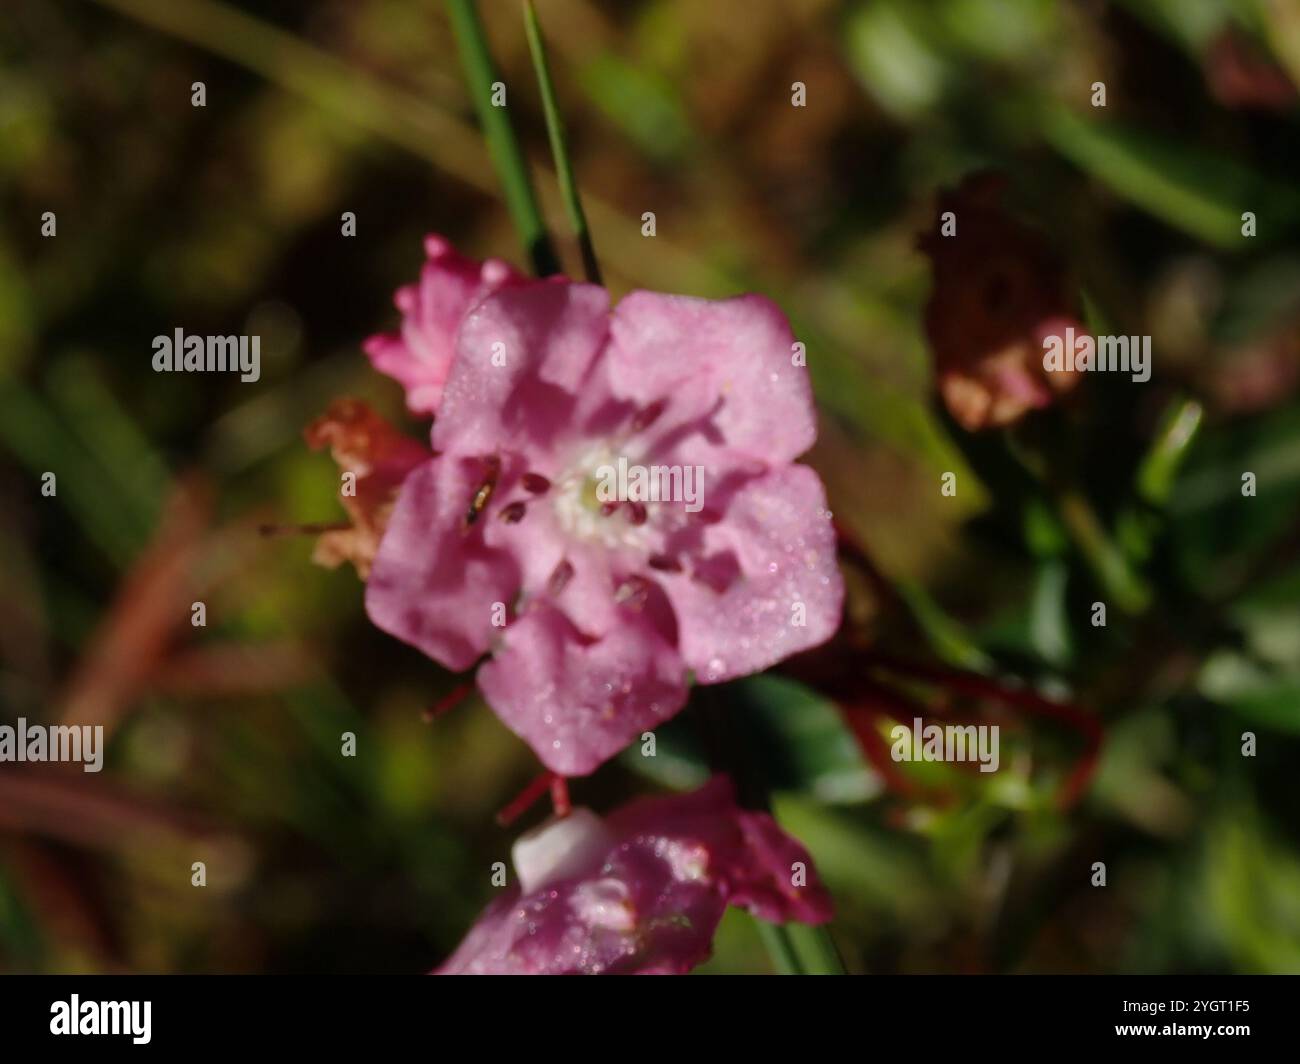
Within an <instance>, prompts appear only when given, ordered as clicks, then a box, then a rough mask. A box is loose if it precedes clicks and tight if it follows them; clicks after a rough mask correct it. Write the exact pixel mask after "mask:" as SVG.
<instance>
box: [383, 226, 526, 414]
mask: <svg viewBox="0 0 1300 1064" xmlns="http://www.w3.org/2000/svg"><path fill="white" fill-rule="evenodd" d="M424 253H425V255H426V257H427V261H426V262H425V264H424V268H423V269H422V270H421V271H420V281H419V283H418V284H408V285H405V286H403V287H402V288H399V289H398V290H397V294H396V295H395V296H394V297H393V302H394V303H395V304H396V305H397V309H398V310H400V311H401V312H402V325H401V328H400V330H399V331H398V332H395V333H381V334H379V335H377V336H372V337H370V339H368V340H367V341H366V342H365V344H364V345H363V347H364V350H365V352H366V354H367V355H368V356H369V358H370V363H371V365H373V366H374V367H375V369H377V370H379V372H380V373H383V374H386V375H387V376H389V377H392V378H394V379H395V380H397V381H398V382H399V383H400V384H401V385H402V387H403V388H404V389H405V390H406V405H407V407H408V408H409V409H410V410H411V412H412V413H413V414H432V413H435V412H436V411H437V409H438V403H439V402H440V401H441V400H442V388H443V385H444V384H445V383H446V381H447V374H448V373H449V372H450V371H451V359H452V353H453V350H454V345H455V341H456V330H457V329H458V328H460V323H461V320H462V319H463V318H464V316H465V314H466V312H467V311H468V310H470V308H472V307H473V306H474V304H476V303H477V302H478V301H479V300H480V299H482V298H483V297H484V296H486V295H487V294H488V293H490V292H494V291H496V290H497V289H498V288H501V287H503V286H504V285H508V284H513V283H515V282H516V281H518V280H519V279H520V277H519V274H517V273H516V272H515V271H514V270H513V269H512V268H511V267H510V266H509V265H508V264H506V263H504V262H502V261H501V260H500V259H488V261H487V262H484V263H478V262H475V261H474V260H473V259H467V258H465V257H464V256H463V255H460V254H458V253H457V252H456V251H455V250H453V248H452V246H451V245H450V244H449V243H448V242H447V241H446V240H444V239H443V238H442V237H440V236H433V235H431V236H427V237H425V239H424Z"/></svg>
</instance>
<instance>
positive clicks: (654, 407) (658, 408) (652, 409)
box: [632, 399, 668, 432]
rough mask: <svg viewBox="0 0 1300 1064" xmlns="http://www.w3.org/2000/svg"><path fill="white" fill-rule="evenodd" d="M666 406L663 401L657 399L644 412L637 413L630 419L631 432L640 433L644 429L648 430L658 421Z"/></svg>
mask: <svg viewBox="0 0 1300 1064" xmlns="http://www.w3.org/2000/svg"><path fill="white" fill-rule="evenodd" d="M667 405H668V404H667V403H666V402H664V400H662V399H659V400H656V401H655V402H653V403H651V404H650V405H649V406H647V407H646V408H645V409H644V410H641V411H639V412H638V413H637V415H636V417H634V418H633V419H632V431H633V432H641V431H642V430H644V429H648V428H649V427H650V426H651V425H653V424H654V423H655V422H656V421H658V420H659V415H660V414H662V413H663V412H664V407H666V406H667Z"/></svg>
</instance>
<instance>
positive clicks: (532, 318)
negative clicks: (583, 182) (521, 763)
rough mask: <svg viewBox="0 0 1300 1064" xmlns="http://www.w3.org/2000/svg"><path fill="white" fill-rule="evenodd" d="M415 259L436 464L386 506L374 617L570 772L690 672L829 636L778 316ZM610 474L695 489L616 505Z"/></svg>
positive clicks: (600, 757) (826, 588)
mask: <svg viewBox="0 0 1300 1064" xmlns="http://www.w3.org/2000/svg"><path fill="white" fill-rule="evenodd" d="M430 246H431V247H432V248H434V249H436V250H437V252H438V253H437V255H436V256H435V257H434V260H433V263H432V264H431V265H430V266H426V269H425V277H424V278H423V279H422V284H421V288H420V293H419V299H418V305H419V306H420V307H423V308H432V309H426V310H425V311H424V316H423V317H422V318H421V319H420V323H421V324H420V328H419V329H413V331H412V333H411V336H410V337H408V339H407V340H406V341H405V343H406V347H405V349H404V350H406V351H408V352H415V351H416V350H417V342H416V340H417V338H418V344H419V345H420V346H419V350H420V351H423V352H427V353H430V354H431V355H432V356H436V357H433V358H431V359H430V361H429V365H432V364H433V362H435V361H436V362H439V364H441V360H442V359H443V358H444V357H449V358H450V368H449V370H447V372H446V374H445V383H444V384H443V385H442V389H441V394H440V396H438V397H437V399H434V398H433V385H432V383H431V382H432V380H433V377H434V376H436V374H432V373H430V374H429V375H427V376H419V375H417V374H415V373H413V372H410V373H408V372H406V369H403V371H402V372H403V373H404V374H405V375H404V376H401V378H400V379H402V380H403V381H404V383H407V386H408V405H410V406H411V407H412V409H416V408H417V407H421V408H426V409H428V408H431V407H432V406H434V405H436V407H437V417H436V420H435V423H434V426H433V431H432V445H433V451H434V457H433V458H431V459H430V460H428V461H426V462H424V463H423V464H421V465H420V466H418V467H417V468H415V469H414V471H412V472H411V473H410V474H409V475H408V476H407V477H406V479H405V481H404V482H403V483H402V486H401V489H400V492H399V494H398V496H397V500H396V503H395V505H394V506H393V508H392V511H391V513H389V514H387V515H386V517H387V525H386V529H385V531H384V534H383V538H382V541H381V542H380V545H379V549H378V551H377V553H376V555H375V558H374V561H373V565H372V568H371V572H370V576H369V580H368V583H367V586H366V610H367V612H368V614H369V616H370V618H371V620H372V621H373V622H374V623H375V624H376V625H378V626H379V627H380V628H382V629H384V630H385V631H387V632H389V633H391V634H392V635H394V636H396V637H397V638H399V639H402V640H404V641H405V642H407V643H410V644H411V645H412V646H415V647H418V648H419V649H420V650H422V651H424V652H425V653H426V654H428V655H429V656H430V657H431V658H433V659H434V660H436V661H438V662H439V663H441V664H442V665H444V666H446V667H447V668H449V669H452V670H456V671H460V670H464V669H468V668H471V667H472V666H474V665H475V663H477V662H478V661H479V660H480V658H483V657H484V656H485V655H486V656H487V660H486V661H485V662H484V663H483V664H482V666H481V667H480V668H479V672H478V684H479V687H480V689H481V690H482V692H483V695H484V697H485V698H486V700H487V701H488V703H489V704H490V705H491V706H492V708H493V709H494V710H495V711H496V713H497V714H498V716H500V717H501V719H502V720H503V721H504V722H505V723H506V725H507V726H509V727H510V728H511V729H513V730H514V731H515V732H516V733H517V734H518V735H520V736H521V737H522V738H523V739H524V740H525V741H526V742H528V743H529V745H530V746H532V748H533V749H534V751H535V752H536V753H537V755H538V757H539V758H540V759H541V760H542V762H543V763H545V765H546V766H547V767H548V768H550V769H551V770H552V771H554V772H557V773H560V774H562V775H566V776H573V775H583V774H586V773H588V772H591V771H592V770H594V769H595V768H596V767H597V766H598V765H600V764H601V763H602V762H603V761H605V760H607V759H608V758H610V757H612V756H613V755H614V754H616V753H618V752H619V751H620V750H622V749H623V748H624V747H626V746H627V745H628V744H629V743H630V742H631V741H633V740H634V739H636V738H637V737H638V736H640V734H641V733H642V732H643V731H645V730H648V729H653V728H654V727H655V726H656V725H658V724H660V723H662V722H663V721H665V720H667V719H668V718H670V717H671V716H673V714H675V713H676V712H677V711H678V710H679V709H680V708H681V707H682V705H683V704H684V703H685V701H686V696H687V685H688V682H689V680H690V677H691V676H692V675H693V677H694V679H695V681H696V682H699V683H709V684H711V683H719V682H722V681H724V680H729V679H732V678H734V677H739V676H745V675H748V674H750V673H755V672H759V671H761V670H763V669H766V668H768V667H769V666H771V665H773V664H775V663H776V662H779V661H781V660H782V659H784V658H786V657H789V656H790V655H792V654H795V653H798V652H799V651H802V650H805V649H807V648H809V647H813V646H816V645H818V644H820V643H822V642H824V641H825V640H827V639H828V638H830V636H831V635H832V634H833V633H834V632H835V630H836V628H837V627H838V625H839V619H840V611H841V606H842V601H843V594H844V591H843V583H842V580H841V576H840V573H839V569H838V567H837V565H836V553H835V537H834V532H833V529H832V526H831V521H830V514H829V513H828V511H827V509H826V499H825V494H824V491H823V488H822V485H821V482H820V481H819V480H818V478H817V475H816V474H815V473H814V472H813V471H812V470H811V469H809V468H808V467H807V466H804V465H800V464H797V463H796V462H795V459H797V458H798V457H799V456H800V455H801V454H803V453H804V452H805V451H806V450H808V448H809V447H810V446H811V445H812V443H813V439H814V437H815V434H816V423H815V412H814V408H813V403H812V395H811V390H810V386H809V382H808V377H807V372H806V370H805V369H804V367H803V366H801V365H795V364H794V362H795V359H793V358H792V346H793V337H792V335H791V332H790V327H789V324H788V323H787V321H786V319H785V317H784V315H783V314H782V313H781V312H780V310H778V309H777V307H776V306H775V305H773V304H772V303H771V302H770V301H768V300H767V299H764V298H763V297H761V296H756V295H747V296H740V297H738V298H734V299H726V300H721V301H710V300H704V299H694V298H689V297H686V296H670V295H658V294H655V293H651V292H634V293H632V294H630V295H628V296H627V297H625V298H624V299H623V300H622V301H621V302H620V303H619V304H618V306H617V307H615V308H614V309H613V310H612V311H611V309H610V305H609V296H608V294H607V293H606V291H605V290H604V289H603V288H600V287H597V286H595V285H590V284H580V283H572V282H569V281H567V280H565V279H563V278H551V279H548V280H546V281H527V280H523V279H520V278H518V277H517V276H514V275H512V274H509V273H508V272H504V271H503V270H502V269H499V268H493V269H492V270H489V269H488V267H487V266H485V267H483V268H481V269H477V268H475V267H474V264H472V263H469V262H468V260H462V259H460V258H459V257H458V256H455V255H454V253H452V252H451V251H450V250H449V249H447V248H446V246H445V245H444V244H442V243H440V242H437V241H436V240H435V241H434V242H433V243H431V245H430ZM489 274H491V276H490V277H489ZM474 277H476V278H477V281H472V280H471V278H474ZM406 301H407V302H408V303H409V304H410V305H412V306H415V305H416V297H415V296H414V295H411V296H408V297H406ZM460 315H463V316H460ZM404 335H405V330H404ZM372 346H373V343H372ZM392 350H394V351H395V350H396V347H394V348H393V349H392ZM448 353H450V354H448ZM372 357H375V356H374V355H373V354H372ZM395 357H396V356H395ZM403 357H405V356H403ZM376 364H377V365H378V364H379V362H378V360H376ZM410 364H411V363H410V362H409V360H408V361H407V362H404V363H402V365H403V366H405V367H407V369H409V365H410ZM390 365H392V366H396V365H397V362H396V361H393V362H392V363H390ZM393 371H394V372H395V373H396V370H395V369H394V370H393ZM417 379H418V383H416V384H411V383H409V382H410V381H416V380H417ZM620 466H621V467H624V468H631V467H637V468H639V469H641V470H646V471H649V472H650V473H651V474H652V477H651V479H652V480H653V474H654V471H655V470H666V471H668V473H667V474H665V477H666V479H663V480H661V481H660V482H661V483H665V484H669V485H672V484H676V485H678V487H679V488H680V486H681V485H683V484H685V483H686V482H687V480H686V478H693V480H692V482H693V483H694V484H695V486H696V488H697V489H698V488H700V487H701V486H702V489H703V490H702V492H697V494H698V497H696V496H691V497H689V498H685V497H669V498H665V497H663V495H664V494H665V493H664V492H656V491H651V492H649V493H647V492H646V491H645V490H641V491H640V492H639V493H638V492H637V491H636V490H633V491H631V492H625V493H624V495H625V497H618V498H612V499H611V498H610V496H609V495H608V492H607V491H605V489H606V488H608V487H609V485H610V483H611V480H610V476H609V474H610V472H611V471H612V470H615V469H618V468H620ZM673 477H676V478H677V479H676V480H673V479H672V478H673ZM629 483H630V482H629ZM667 494H668V495H670V496H671V495H674V494H676V496H682V495H683V493H682V492H681V491H677V492H676V493H674V492H673V491H668V492H667Z"/></svg>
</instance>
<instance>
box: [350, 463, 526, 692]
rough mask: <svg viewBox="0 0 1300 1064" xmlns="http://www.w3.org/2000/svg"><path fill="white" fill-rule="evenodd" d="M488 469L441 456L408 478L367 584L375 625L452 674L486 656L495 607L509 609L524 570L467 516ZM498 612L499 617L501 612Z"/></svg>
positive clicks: (495, 630) (368, 600) (476, 464)
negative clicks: (470, 524)
mask: <svg viewBox="0 0 1300 1064" xmlns="http://www.w3.org/2000/svg"><path fill="white" fill-rule="evenodd" d="M482 478H483V464H482V463H481V462H479V461H476V460H473V459H464V458H459V457H455V456H452V455H443V456H440V457H438V458H434V459H431V460H430V461H428V462H426V463H425V464H424V465H422V466H420V467H419V468H418V469H416V470H415V471H414V472H413V473H411V474H410V476H408V477H407V478H406V481H405V482H404V483H403V484H402V490H401V492H400V494H399V495H398V497H397V504H396V506H394V508H393V512H392V514H391V515H390V517H389V519H388V529H387V531H386V532H385V533H384V538H383V541H382V542H381V543H380V545H379V553H378V554H377V555H376V556H375V561H374V565H373V567H372V568H371V571H370V580H369V582H368V583H367V584H366V613H367V614H369V616H370V620H371V621H372V622H374V624H375V625H376V626H378V627H379V628H382V629H383V630H384V631H385V632H388V633H389V634H390V635H394V636H396V637H397V638H398V639H401V640H402V641H403V642H406V643H410V644H411V645H412V646H415V647H418V648H419V649H420V650H423V651H424V652H425V653H426V654H428V655H429V657H431V658H433V659H434V660H435V661H437V662H440V663H441V664H442V665H445V666H446V667H447V668H449V669H454V670H460V669H467V668H469V667H470V666H471V665H472V664H474V662H475V661H476V660H478V658H479V657H480V656H481V655H482V654H483V653H484V652H485V651H486V650H487V649H488V645H489V642H490V640H491V638H492V636H493V634H494V633H496V632H498V631H499V630H500V629H499V628H495V627H494V626H493V624H492V621H493V610H494V606H495V604H497V603H501V604H503V606H504V607H507V608H508V607H509V605H510V603H511V601H512V599H513V598H514V594H515V592H516V590H517V589H518V587H519V571H518V568H517V566H516V564H515V562H514V559H513V558H511V557H510V556H509V555H508V554H505V553H503V552H501V551H497V550H493V549H492V548H491V547H488V546H487V545H486V544H485V543H484V542H483V536H482V530H481V527H480V526H475V527H472V528H468V529H467V528H466V525H465V515H466V513H467V511H468V509H469V503H470V500H471V499H473V498H474V495H475V493H476V492H477V491H478V489H479V486H480V484H481V482H482ZM498 612H499V611H498Z"/></svg>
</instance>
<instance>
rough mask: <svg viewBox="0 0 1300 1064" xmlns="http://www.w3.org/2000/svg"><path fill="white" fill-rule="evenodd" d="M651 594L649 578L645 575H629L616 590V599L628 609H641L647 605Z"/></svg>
mask: <svg viewBox="0 0 1300 1064" xmlns="http://www.w3.org/2000/svg"><path fill="white" fill-rule="evenodd" d="M649 594H650V581H649V580H647V579H646V578H645V577H644V576H629V577H628V578H627V579H626V580H625V581H623V583H622V584H621V585H619V588H618V590H617V591H615V592H614V601H615V602H617V603H618V604H619V605H620V606H626V607H628V609H632V610H639V609H640V608H641V607H642V606H644V605H645V603H646V598H647V597H648V596H649Z"/></svg>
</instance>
